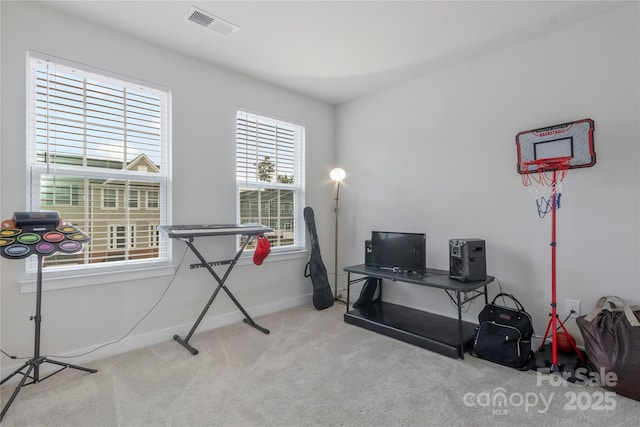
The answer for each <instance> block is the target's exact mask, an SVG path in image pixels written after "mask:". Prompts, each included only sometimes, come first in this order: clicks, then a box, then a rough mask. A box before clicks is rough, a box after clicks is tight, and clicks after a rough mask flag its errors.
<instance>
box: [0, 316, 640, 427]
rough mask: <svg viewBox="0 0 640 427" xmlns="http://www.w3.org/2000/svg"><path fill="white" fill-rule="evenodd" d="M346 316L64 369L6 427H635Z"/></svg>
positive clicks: (625, 415) (607, 408) (221, 335)
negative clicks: (351, 322) (360, 324)
mask: <svg viewBox="0 0 640 427" xmlns="http://www.w3.org/2000/svg"><path fill="white" fill-rule="evenodd" d="M344 309H345V306H344V305H340V304H337V305H335V306H333V307H331V308H329V309H326V310H322V311H317V310H315V309H314V308H313V307H312V306H311V305H309V306H304V307H296V308H293V309H289V310H286V311H283V312H280V313H275V314H271V315H268V316H264V317H262V318H260V319H256V320H257V321H258V323H260V324H261V325H262V326H264V327H266V328H269V329H270V330H271V333H270V334H269V335H264V334H262V333H260V332H258V331H257V330H255V329H253V328H251V327H249V326H248V325H246V324H244V323H237V324H234V325H230V326H228V327H224V328H220V329H217V330H212V331H206V332H202V333H196V334H194V336H193V337H192V339H191V341H190V343H191V344H192V345H193V346H194V347H195V348H197V349H198V350H199V351H200V353H199V354H198V355H196V356H192V355H191V354H190V353H189V352H187V351H186V350H185V349H184V348H183V347H181V346H180V345H178V344H177V343H176V342H175V341H173V340H172V339H171V337H167V341H166V342H164V343H161V344H157V345H153V346H150V347H147V348H144V349H141V350H136V351H132V352H129V353H126V354H121V355H118V356H114V357H110V358H106V359H103V360H99V361H96V362H93V363H91V364H88V365H85V366H87V367H90V368H95V369H97V370H98V372H97V373H94V374H89V373H85V372H81V371H78V370H74V369H66V370H64V371H62V372H60V373H58V374H56V375H54V376H52V377H50V378H47V379H45V380H44V381H41V382H39V383H37V384H32V385H29V386H27V387H24V388H22V390H21V391H20V393H19V394H18V396H17V398H16V400H15V401H14V402H13V404H12V405H11V407H10V408H9V411H8V412H7V414H6V415H5V417H4V419H3V421H2V426H6V427H13V426H19V427H27V426H66V427H76V426H78V427H80V426H82V427H89V426H96V427H97V426H127V427H145V426H185V427H188V426H536V427H539V426H599V427H602V426H638V425H640V402H636V401H633V400H630V399H627V398H624V397H621V396H610V395H606V394H605V393H604V392H605V390H604V389H602V388H600V387H593V386H585V385H575V384H571V383H569V384H566V385H562V384H557V383H553V384H552V382H551V381H549V377H548V375H542V374H541V375H538V374H537V373H536V372H533V371H529V372H520V371H517V370H513V369H509V368H505V367H502V366H499V365H495V364H492V363H489V362H486V361H484V360H480V359H475V358H473V357H471V356H469V355H467V356H466V357H465V359H464V360H456V359H451V358H448V357H445V356H442V355H439V354H437V353H434V352H431V351H428V350H424V349H421V348H418V347H415V346H412V345H409V344H405V343H403V342H400V341H397V340H394V339H391V338H388V337H384V336H382V335H379V334H376V333H374V332H370V331H367V330H364V329H362V328H359V327H356V326H353V325H348V324H346V323H344V321H343V320H342V315H343V313H344ZM186 332H187V331H185V333H186ZM69 363H74V362H73V361H72V360H70V361H69ZM14 388H15V384H6V385H4V386H3V387H2V388H1V390H0V391H1V398H2V405H3V406H4V404H5V403H6V401H7V399H8V398H9V396H10V395H11V393H12V392H13V390H14Z"/></svg>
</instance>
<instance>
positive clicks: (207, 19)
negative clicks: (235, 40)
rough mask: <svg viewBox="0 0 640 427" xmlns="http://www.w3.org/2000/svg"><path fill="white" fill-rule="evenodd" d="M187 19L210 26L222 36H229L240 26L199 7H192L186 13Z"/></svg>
mask: <svg viewBox="0 0 640 427" xmlns="http://www.w3.org/2000/svg"><path fill="white" fill-rule="evenodd" d="M185 19H186V20H187V21H190V22H193V23H195V24H198V25H200V26H201V27H204V28H208V29H210V30H212V31H215V32H216V33H218V34H220V35H222V36H225V37H227V36H229V35H231V34H232V33H234V32H236V31H238V29H239V27H237V26H236V25H233V24H232V23H231V22H227V21H225V20H224V19H222V18H218V17H217V16H214V15H212V14H210V13H208V12H205V11H204V10H201V9H198V8H197V7H191V9H189V11H188V12H187V14H186V15H185Z"/></svg>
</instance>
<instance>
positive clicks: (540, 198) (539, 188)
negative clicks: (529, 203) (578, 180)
mask: <svg viewBox="0 0 640 427" xmlns="http://www.w3.org/2000/svg"><path fill="white" fill-rule="evenodd" d="M570 162H571V157H552V158H548V159H538V160H530V161H527V162H523V163H522V170H523V173H522V184H523V185H524V186H525V187H526V188H527V189H528V190H529V192H530V193H531V194H532V195H533V197H535V199H536V205H537V206H538V216H539V217H540V218H544V217H545V216H546V215H547V214H548V213H549V212H551V211H552V210H553V209H560V196H561V195H562V180H563V179H564V177H565V176H566V175H567V171H568V170H569V164H570Z"/></svg>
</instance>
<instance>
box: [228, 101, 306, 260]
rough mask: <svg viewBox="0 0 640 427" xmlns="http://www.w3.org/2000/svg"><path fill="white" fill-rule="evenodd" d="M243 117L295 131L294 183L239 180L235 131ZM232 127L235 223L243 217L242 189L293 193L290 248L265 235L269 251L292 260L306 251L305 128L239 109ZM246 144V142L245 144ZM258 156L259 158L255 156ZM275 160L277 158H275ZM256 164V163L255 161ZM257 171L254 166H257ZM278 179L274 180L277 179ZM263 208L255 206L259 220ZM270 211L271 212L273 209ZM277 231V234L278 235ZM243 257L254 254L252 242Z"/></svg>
mask: <svg viewBox="0 0 640 427" xmlns="http://www.w3.org/2000/svg"><path fill="white" fill-rule="evenodd" d="M241 115H244V116H245V120H249V118H251V119H256V120H263V121H267V122H274V123H277V124H278V125H282V126H288V127H293V128H295V129H296V133H297V135H296V138H295V142H294V154H293V158H292V159H291V160H292V162H293V164H294V166H293V168H294V175H293V179H294V182H293V183H279V182H277V181H276V182H265V181H258V180H256V181H251V180H249V179H244V180H243V179H241V178H240V177H239V173H238V164H239V159H238V153H239V151H241V150H240V149H239V144H240V143H241V142H242V138H240V137H239V135H238V129H239V127H240V116H241ZM235 126H236V128H235V129H236V135H235V137H236V139H235V150H236V159H235V168H234V172H235V174H236V175H235V176H236V179H235V183H236V222H237V223H241V222H242V218H241V213H242V207H243V204H245V203H246V202H245V201H243V200H242V198H241V194H242V192H243V191H244V190H258V191H260V190H272V191H276V190H278V191H282V190H284V191H292V192H293V207H292V209H291V210H292V211H293V228H294V232H293V239H294V241H293V244H292V245H286V246H278V245H277V239H278V236H277V235H276V236H274V235H268V237H269V239H270V240H271V241H272V246H271V252H272V253H273V254H274V255H277V254H298V255H295V257H297V256H300V255H299V253H300V252H301V251H305V250H306V229H305V222H304V215H303V211H304V206H305V181H306V176H305V142H306V128H305V126H304V125H302V124H300V123H298V122H295V121H292V120H287V119H281V118H277V117H274V116H269V115H266V114H263V113H257V112H254V111H251V110H248V109H245V108H238V109H237V111H236V122H235ZM244 142H245V143H246V141H244ZM257 144H258V142H256V145H257ZM258 157H259V156H258ZM274 160H277V159H274ZM258 162H259V160H258ZM256 169H257V166H256ZM257 173H258V171H256V174H257ZM275 174H276V175H277V171H275ZM276 180H277V177H276ZM279 197H280V196H278V199H277V200H278V204H277V206H276V207H275V208H274V209H275V212H276V213H277V218H278V219H280V218H281V216H282V215H283V211H282V208H281V206H280V203H279V201H280V198H279ZM263 209H264V206H262V205H258V207H257V213H258V217H260V216H261V215H262V211H263ZM272 211H274V210H273V209H272ZM264 225H266V226H270V225H269V224H264ZM271 228H274V230H276V228H275V227H271ZM290 228H291V226H290V225H289V227H287V224H283V225H282V230H287V231H288V230H290ZM277 231H278V230H276V233H275V234H277ZM242 241H243V240H242V238H241V237H240V236H238V238H237V239H236V249H238V248H239V247H240V246H241V244H242ZM245 252H246V255H245V257H250V256H252V255H253V252H254V242H252V244H251V245H250V246H249V247H247V249H246V250H245Z"/></svg>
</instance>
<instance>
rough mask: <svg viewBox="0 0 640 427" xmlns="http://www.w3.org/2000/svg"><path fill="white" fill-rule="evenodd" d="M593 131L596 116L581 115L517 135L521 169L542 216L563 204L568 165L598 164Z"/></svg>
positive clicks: (576, 166) (523, 178)
mask: <svg viewBox="0 0 640 427" xmlns="http://www.w3.org/2000/svg"><path fill="white" fill-rule="evenodd" d="M593 131H594V123H593V120H591V119H582V120H577V121H574V122H569V123H563V124H560V125H554V126H548V127H544V128H539V129H532V130H528V131H524V132H520V133H518V134H517V135H516V148H517V150H518V163H517V166H518V173H519V174H521V175H522V183H523V184H524V185H525V187H527V188H528V189H529V191H530V192H531V194H533V195H534V197H535V198H536V203H537V205H538V215H539V216H540V217H541V218H542V217H544V216H545V215H546V214H548V213H549V212H551V211H552V210H553V209H558V208H559V207H560V195H561V182H562V180H563V179H564V177H565V176H566V175H567V171H568V170H569V169H577V168H588V167H591V166H593V165H595V163H596V153H595V150H594V148H593Z"/></svg>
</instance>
